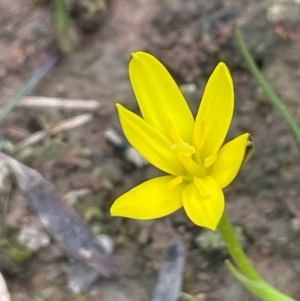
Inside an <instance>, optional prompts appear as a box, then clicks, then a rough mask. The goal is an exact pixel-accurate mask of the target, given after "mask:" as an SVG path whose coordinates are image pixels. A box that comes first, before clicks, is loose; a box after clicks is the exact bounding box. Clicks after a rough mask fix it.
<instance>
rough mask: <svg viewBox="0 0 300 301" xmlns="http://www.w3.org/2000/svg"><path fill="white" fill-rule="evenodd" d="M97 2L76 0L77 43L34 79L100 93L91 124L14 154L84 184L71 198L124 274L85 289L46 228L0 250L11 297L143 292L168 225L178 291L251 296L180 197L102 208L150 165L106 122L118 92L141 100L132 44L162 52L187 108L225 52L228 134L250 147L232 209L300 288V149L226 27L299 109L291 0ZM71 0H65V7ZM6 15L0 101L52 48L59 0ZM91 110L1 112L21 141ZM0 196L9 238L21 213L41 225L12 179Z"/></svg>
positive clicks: (260, 260) (271, 261)
mask: <svg viewBox="0 0 300 301" xmlns="http://www.w3.org/2000/svg"><path fill="white" fill-rule="evenodd" d="M73 2H75V1H73ZM77 2H79V3H81V4H83V6H79V7H85V8H87V7H91V6H90V4H91V5H92V4H93V5H97V4H95V3H96V1H94V2H93V1H92V0H81V1H77ZM103 3H104V2H103V1H99V7H97V9H98V11H97V10H96V11H97V14H96V15H93V14H92V13H91V12H90V11H88V9H87V10H84V9H83V8H81V9H78V7H77V9H76V14H75V13H74V12H73V11H72V13H73V16H74V18H75V21H76V22H78V23H77V24H78V26H80V34H81V43H80V45H79V47H78V49H77V50H76V51H74V53H72V54H69V55H66V56H64V57H63V58H60V59H59V61H58V63H57V64H56V65H55V67H53V68H52V69H51V70H50V71H49V72H48V74H47V75H46V76H45V77H44V78H43V79H42V81H41V82H40V83H39V84H38V85H37V87H36V88H35V89H34V90H33V91H32V92H31V95H34V96H44V97H56V98H68V99H86V100H96V101H98V102H99V104H100V108H99V109H97V110H96V111H95V112H93V120H92V121H91V122H90V123H88V124H86V125H84V126H82V127H79V128H77V129H75V130H72V131H68V132H64V133H59V134H57V135H55V136H53V137H51V138H48V139H46V140H44V141H42V142H40V143H38V144H35V145H33V146H31V147H27V148H25V149H23V150H22V151H19V152H17V153H15V154H14V156H15V158H17V159H18V160H20V161H21V162H23V163H24V164H27V165H28V166H30V167H32V168H34V169H36V170H37V171H38V172H40V173H41V174H42V175H43V176H44V177H45V179H47V180H48V181H49V182H51V183H53V184H54V185H55V186H56V187H57V188H58V189H59V190H60V191H61V192H62V193H63V194H67V193H68V192H70V191H74V190H78V189H87V191H88V194H87V195H85V196H83V197H79V198H78V199H77V201H76V202H75V204H73V205H74V208H75V209H76V210H77V211H78V212H79V213H80V214H81V216H83V217H85V218H86V220H87V222H89V224H90V226H91V229H92V230H93V231H94V233H96V234H99V233H106V234H108V235H110V236H111V237H112V239H113V241H114V243H115V254H116V255H115V256H116V260H117V262H118V263H119V265H120V268H121V272H122V275H123V277H122V281H115V280H107V279H101V280H100V281H98V282H96V283H95V284H94V285H93V286H92V287H91V288H90V289H89V290H88V291H87V292H85V293H82V294H80V295H79V294H77V295H76V294H74V293H72V292H71V291H70V290H69V289H68V287H67V269H68V265H69V259H68V256H67V255H66V254H65V253H64V252H63V250H62V248H61V247H60V246H59V244H58V243H57V242H55V241H54V239H53V238H51V241H50V242H49V244H47V245H46V246H41V247H40V248H39V249H38V250H37V251H34V252H33V255H32V256H31V257H30V258H29V259H26V260H23V261H19V262H17V263H16V262H7V260H1V259H0V271H1V272H2V273H3V276H4V278H5V279H6V282H7V285H8V289H9V291H10V293H11V296H12V300H15V301H20V300H24V301H25V300H57V301H60V300H104V301H108V300H117V301H125V300H132V301H144V300H150V298H151V295H152V291H153V288H154V286H155V283H156V279H157V274H158V270H159V268H160V267H161V266H162V263H163V261H164V259H165V256H166V252H167V248H168V245H169V242H170V241H171V240H172V238H173V237H174V236H175V235H176V233H177V234H179V236H180V237H181V238H182V240H183V242H184V246H185V252H186V266H185V274H184V286H183V291H184V292H185V293H187V294H189V295H192V296H194V297H195V298H196V300H209V301H210V300H212V301H218V300H223V301H226V300H228V301H229V300H230V301H231V300H245V301H246V300H247V301H248V300H249V301H250V300H257V299H256V298H254V297H253V296H251V295H250V294H249V293H248V292H247V291H245V290H244V289H243V288H242V287H241V285H240V284H239V283H237V282H236V281H235V280H234V279H233V277H232V276H231V275H230V274H229V272H228V270H227V269H226V267H225V265H224V260H225V259H227V258H228V254H227V253H226V250H224V249H223V248H213V249H209V250H207V249H206V250H204V249H203V247H201V246H200V247H199V245H198V244H197V238H199V237H200V236H203V235H205V233H206V231H205V230H203V229H201V228H199V227H196V226H195V225H193V224H192V223H191V222H190V221H189V220H188V218H187V217H186V216H185V214H184V212H183V210H180V211H179V212H177V213H175V214H174V215H172V216H170V217H168V218H166V219H161V220H154V221H149V222H141V221H135V220H128V219H120V218H111V217H110V214H109V208H110V206H111V204H112V203H113V201H114V199H116V197H117V196H118V195H120V194H121V193H122V192H124V191H126V190H128V189H130V188H131V187H133V186H135V185H137V184H138V183H141V182H143V181H144V180H146V179H148V178H151V177H153V176H155V175H158V171H157V170H155V169H154V168H153V167H152V166H149V165H147V166H143V167H141V168H138V167H136V166H134V165H133V164H131V163H129V162H128V161H126V159H125V158H124V156H120V153H119V152H117V151H116V148H115V147H114V146H113V145H111V144H110V143H109V142H107V140H106V139H105V134H104V133H105V131H106V130H107V129H109V128H111V127H113V128H116V129H119V128H120V126H119V122H118V117H117V114H116V110H115V103H116V102H121V103H123V104H124V105H125V106H126V107H128V108H130V109H132V110H135V111H137V104H136V101H135V98H134V95H133V92H132V89H131V86H130V82H129V79H128V74H127V67H128V61H129V59H130V53H131V52H132V51H135V50H145V51H148V52H151V53H153V54H154V55H155V56H157V57H158V58H159V59H160V60H161V61H163V62H164V64H165V65H166V66H167V68H168V69H169V70H170V72H171V73H172V75H173V76H174V78H175V79H176V81H177V82H178V84H179V85H181V87H182V90H183V92H184V94H185V95H186V98H187V99H188V101H189V102H190V105H191V107H192V109H193V110H194V111H195V110H196V109H197V107H198V105H199V100H200V97H201V94H202V92H203V88H204V86H205V83H206V81H207V78H208V76H209V74H210V73H211V72H212V70H213V68H214V67H215V65H216V64H217V63H218V62H219V61H225V62H226V64H227V65H228V66H229V68H230V70H231V72H232V75H233V78H234V83H235V93H236V97H235V99H236V103H235V116H234V120H233V124H232V127H231V131H230V134H229V137H234V136H236V135H238V134H240V133H243V132H250V133H251V135H252V139H253V141H254V143H255V146H256V151H255V155H254V156H253V158H252V159H251V161H249V162H248V163H247V164H246V165H245V166H244V168H243V170H242V171H241V173H240V174H239V176H238V178H237V179H236V180H235V182H234V183H233V184H232V185H231V186H230V187H229V188H227V189H226V190H225V194H226V200H227V205H226V206H227V208H226V210H227V212H228V215H229V217H230V219H231V220H232V222H233V223H234V225H236V226H240V227H241V229H242V230H243V236H244V239H245V244H244V245H245V250H246V252H247V254H248V255H249V257H250V258H251V260H252V261H253V263H254V265H255V266H256V267H257V269H258V270H259V271H260V272H261V273H262V274H263V275H264V276H265V278H266V279H267V280H269V281H270V282H271V283H272V284H274V286H276V287H277V288H279V289H280V290H282V291H284V292H285V293H287V294H289V295H290V296H292V297H294V298H295V299H298V300H300V286H299V279H300V227H299V223H300V222H299V221H300V200H299V198H298V193H300V186H299V183H300V177H299V175H300V165H299V152H298V149H297V146H296V143H295V141H294V139H293V137H292V134H291V131H290V130H289V127H288V126H287V123H286V122H285V120H284V118H283V117H282V116H281V115H280V114H279V113H278V112H277V111H276V110H275V109H274V108H273V106H272V105H271V104H270V103H269V101H268V99H267V97H266V96H265V95H264V94H263V92H262V91H261V89H260V88H259V87H258V85H257V83H256V82H255V80H254V79H253V78H252V77H251V75H250V73H249V72H248V70H247V67H246V64H245V62H244V60H243V58H242V56H241V54H240V52H239V49H238V47H237V45H236V42H235V39H234V37H233V34H232V28H233V26H234V25H235V24H237V25H238V26H239V27H240V28H241V30H242V32H243V35H244V36H245V38H246V42H247V44H248V45H249V47H250V50H251V52H252V54H253V56H254V58H255V60H256V62H257V64H258V65H259V67H260V68H261V70H262V72H263V73H264V75H265V76H266V77H267V79H268V80H269V82H270V83H271V84H272V86H273V87H274V89H275V90H276V92H277V93H278V94H279V95H280V96H281V97H282V99H283V100H284V102H285V103H286V105H287V106H288V108H289V109H290V110H291V112H292V114H293V115H294V116H295V118H296V119H297V120H298V121H299V120H300V103H299V95H300V85H299V80H300V57H299V51H300V4H299V1H296V0H294V1H293V0H285V1H282V0H272V1H271V0H264V1H259V0H256V1H253V0H251V1H250V0H245V1H240V2H236V1H233V0H227V1H221V0H213V1H199V0H198V1H197V0H185V1H183V0H181V1H180V0H172V1H171V0H164V1H158V0H152V1H146V0H141V1H136V0H127V1H117V0H111V1H108V3H106V5H103ZM77 4H78V3H77ZM87 4H88V5H87ZM72 5H75V4H74V3H73V4H72V1H69V8H70V9H71V10H72V9H73V7H72ZM81 10H82V11H81ZM92 11H93V12H94V11H95V10H92ZM99 11H100V13H99ZM95 20H96V21H95ZM0 25H1V32H0V104H1V106H4V105H5V104H6V103H8V102H9V100H10V98H11V97H12V96H13V95H14V94H15V93H16V92H17V91H18V90H19V89H20V87H21V86H22V85H23V84H24V83H25V81H26V80H27V79H28V78H29V77H30V75H31V74H32V73H33V72H34V71H35V70H36V68H38V67H39V66H40V65H41V64H42V63H43V61H44V60H45V59H46V58H47V57H48V56H51V55H56V54H55V53H56V52H55V51H54V49H55V46H54V45H55V41H54V7H53V3H48V2H46V3H39V2H35V1H33V0H15V1H9V0H1V2H0ZM85 112H86V110H84V109H82V110H81V111H78V110H77V111H75V110H72V109H64V110H62V109H52V108H50V109H49V108H47V109H36V108H21V107H18V108H17V109H15V110H14V111H13V112H12V113H11V114H10V115H9V117H8V118H7V119H6V120H5V121H4V123H3V124H2V125H1V131H2V137H1V140H2V142H3V143H4V142H5V143H8V142H10V143H13V144H15V143H18V142H20V141H21V140H23V139H24V138H26V137H27V136H28V135H30V134H32V133H34V132H35V131H37V130H39V129H41V128H44V129H48V128H51V127H52V126H53V125H55V124H56V123H58V122H60V121H62V120H65V119H67V118H70V117H73V116H76V115H79V114H83V113H85ZM87 154H88V155H87ZM0 209H1V211H0V226H1V227H2V228H3V229H4V230H5V232H6V235H7V237H8V239H13V240H14V239H16V237H17V236H18V233H20V231H21V230H22V229H23V228H24V227H25V226H28V225H36V226H37V227H38V228H39V229H41V231H44V232H45V233H46V232H47V231H46V230H45V229H43V227H42V226H41V224H40V223H39V221H38V219H37V218H36V216H35V213H34V211H33V210H32V208H30V206H29V204H28V201H27V200H26V198H25V197H24V196H23V195H22V194H21V193H20V191H19V190H18V188H17V187H15V186H14V185H13V184H12V185H9V189H8V192H7V191H6V192H5V193H2V194H1V200H0ZM87 212H89V213H90V214H88V213H87ZM91 212H92V213H91ZM95 212H96V213H95ZM170 225H172V226H170ZM0 254H1V253H0Z"/></svg>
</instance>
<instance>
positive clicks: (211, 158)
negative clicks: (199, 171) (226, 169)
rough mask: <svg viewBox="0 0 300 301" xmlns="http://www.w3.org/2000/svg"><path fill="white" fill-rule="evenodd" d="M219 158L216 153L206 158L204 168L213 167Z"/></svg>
mask: <svg viewBox="0 0 300 301" xmlns="http://www.w3.org/2000/svg"><path fill="white" fill-rule="evenodd" d="M217 158H218V155H217V154H216V153H215V154H212V155H211V156H209V157H207V158H205V159H204V167H205V168H208V167H210V166H212V165H213V164H214V163H215V162H216V160H217Z"/></svg>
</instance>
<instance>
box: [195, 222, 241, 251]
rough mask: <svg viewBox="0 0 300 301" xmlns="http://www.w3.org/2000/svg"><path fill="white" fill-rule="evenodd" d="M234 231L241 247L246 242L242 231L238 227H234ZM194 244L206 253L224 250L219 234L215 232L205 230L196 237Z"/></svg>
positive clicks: (224, 246)
mask: <svg viewBox="0 0 300 301" xmlns="http://www.w3.org/2000/svg"><path fill="white" fill-rule="evenodd" d="M234 231H235V234H236V237H237V238H238V240H239V242H240V243H241V244H242V245H243V244H244V243H245V242H246V238H245V236H244V234H243V229H242V228H241V227H239V226H235V227H234ZM195 242H196V244H197V245H198V247H199V248H200V249H202V250H204V251H207V252H211V251H224V250H226V245H225V242H224V241H223V239H222V236H221V234H220V233H219V232H217V231H211V230H208V229H207V230H206V229H205V230H203V231H202V232H201V233H200V234H199V235H198V236H197V237H196V239H195Z"/></svg>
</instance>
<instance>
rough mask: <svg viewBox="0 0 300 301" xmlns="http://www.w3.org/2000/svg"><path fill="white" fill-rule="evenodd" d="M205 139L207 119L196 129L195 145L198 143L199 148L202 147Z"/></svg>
mask: <svg viewBox="0 0 300 301" xmlns="http://www.w3.org/2000/svg"><path fill="white" fill-rule="evenodd" d="M204 140H205V120H201V121H200V124H199V128H198V129H195V136H194V145H196V147H197V150H199V149H202V148H203V145H204Z"/></svg>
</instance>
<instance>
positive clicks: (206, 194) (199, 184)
mask: <svg viewBox="0 0 300 301" xmlns="http://www.w3.org/2000/svg"><path fill="white" fill-rule="evenodd" d="M193 180H194V184H195V186H196V188H197V190H198V192H199V194H200V196H202V197H203V198H207V197H209V195H210V194H209V191H208V190H207V187H206V185H205V184H204V182H203V180H202V179H200V178H197V177H194V178H193Z"/></svg>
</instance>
